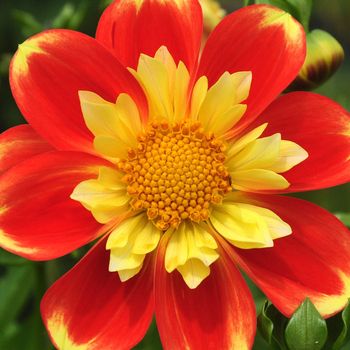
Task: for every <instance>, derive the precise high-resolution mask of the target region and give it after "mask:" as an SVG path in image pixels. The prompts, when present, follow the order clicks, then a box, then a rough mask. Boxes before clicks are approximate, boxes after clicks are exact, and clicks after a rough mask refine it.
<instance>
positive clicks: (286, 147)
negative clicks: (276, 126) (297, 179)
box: [269, 140, 309, 173]
mask: <svg viewBox="0 0 350 350" xmlns="http://www.w3.org/2000/svg"><path fill="white" fill-rule="evenodd" d="M308 156H309V155H308V153H307V152H306V151H305V150H304V148H302V147H300V146H299V145H298V144H296V143H295V142H292V141H286V140H282V141H281V147H280V153H279V157H278V158H277V159H276V161H275V162H274V163H273V164H271V165H270V166H269V169H270V170H272V171H275V172H276V173H284V172H285V171H288V170H289V169H291V168H293V167H294V166H296V165H297V164H299V163H301V162H302V161H304V160H305V159H306V158H307V157H308Z"/></svg>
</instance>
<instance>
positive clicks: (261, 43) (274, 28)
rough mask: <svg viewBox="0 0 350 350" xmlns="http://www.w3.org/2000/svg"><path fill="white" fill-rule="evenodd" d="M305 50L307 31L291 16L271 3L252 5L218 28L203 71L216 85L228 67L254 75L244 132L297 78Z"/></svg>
mask: <svg viewBox="0 0 350 350" xmlns="http://www.w3.org/2000/svg"><path fill="white" fill-rule="evenodd" d="M305 50H306V48H305V33H304V30H303V29H302V27H301V25H300V24H299V23H298V22H297V21H296V20H294V19H293V18H292V17H291V16H290V15H289V14H286V13H285V12H283V11H282V10H279V9H277V8H275V7H271V6H267V5H253V6H248V7H244V8H243V9H241V10H238V11H235V12H234V13H232V14H231V15H229V16H227V17H225V18H224V19H223V21H222V22H221V23H219V25H218V26H217V27H216V28H215V29H214V31H213V33H212V34H211V35H210V36H209V38H208V41H207V43H206V46H205V47H204V50H203V54H202V58H201V63H200V67H199V74H198V75H199V76H200V75H206V76H208V78H209V83H210V84H213V83H215V82H216V81H217V79H218V78H219V77H220V76H221V75H222V74H223V73H224V72H225V71H228V72H230V73H233V72H237V71H251V72H252V73H253V80H252V86H251V90H250V94H249V97H248V99H247V102H246V103H247V105H248V110H247V112H246V113H245V116H244V118H243V119H242V121H241V123H239V124H238V125H239V126H237V127H236V128H237V130H241V129H242V128H243V127H244V126H245V125H247V124H248V123H249V122H250V121H251V120H253V119H254V118H255V117H257V116H258V115H259V113H261V112H262V111H263V110H264V109H265V108H266V107H267V106H268V105H269V104H270V103H271V101H273V100H274V99H275V98H276V96H277V95H278V94H280V93H281V92H282V91H283V90H284V89H285V88H286V87H287V86H288V84H289V83H290V82H291V81H292V80H293V79H294V78H295V76H296V75H297V74H298V72H299V70H300V68H301V66H302V64H303V62H304V58H305V52H306V51H305ZM237 132H238V131H237Z"/></svg>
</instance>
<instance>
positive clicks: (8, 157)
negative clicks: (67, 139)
mask: <svg viewBox="0 0 350 350" xmlns="http://www.w3.org/2000/svg"><path fill="white" fill-rule="evenodd" d="M53 150H54V149H53V148H52V146H51V145H49V144H48V143H47V142H46V141H45V140H43V139H42V138H41V137H40V136H39V135H38V134H37V133H36V132H35V131H34V130H33V128H32V127H31V126H29V125H27V124H23V125H18V126H15V127H13V128H11V129H8V130H6V131H5V132H3V133H2V134H0V175H1V174H2V173H3V172H4V171H6V170H7V169H9V168H11V167H12V166H14V165H16V164H17V163H20V162H22V161H24V160H26V159H28V158H30V157H33V156H36V155H38V154H41V153H45V152H50V151H53Z"/></svg>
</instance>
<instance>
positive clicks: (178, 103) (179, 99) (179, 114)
mask: <svg viewBox="0 0 350 350" xmlns="http://www.w3.org/2000/svg"><path fill="white" fill-rule="evenodd" d="M189 83H190V74H189V73H188V70H187V68H186V66H185V65H184V64H183V63H182V62H179V65H178V67H177V69H176V75H175V81H174V87H173V90H174V118H173V122H178V121H181V120H183V119H184V118H185V113H186V111H187V104H188V86H189Z"/></svg>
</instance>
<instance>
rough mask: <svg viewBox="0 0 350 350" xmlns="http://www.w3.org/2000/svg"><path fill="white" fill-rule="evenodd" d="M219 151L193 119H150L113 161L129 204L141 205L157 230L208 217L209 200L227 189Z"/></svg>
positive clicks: (220, 145) (218, 145) (137, 207)
mask: <svg viewBox="0 0 350 350" xmlns="http://www.w3.org/2000/svg"><path fill="white" fill-rule="evenodd" d="M224 150H225V145H224V144H223V142H222V141H220V140H218V139H216V138H215V137H214V135H213V134H211V133H205V132H204V131H203V129H202V128H201V127H200V124H199V123H197V122H193V123H189V122H183V123H178V124H175V125H172V126H171V125H169V124H168V123H167V122H154V123H152V124H151V127H150V128H149V129H148V130H147V131H146V132H145V133H144V134H142V135H140V136H139V144H138V147H137V148H136V149H131V150H130V151H129V152H128V157H127V159H124V160H122V161H120V162H119V164H118V167H119V168H120V170H122V171H123V172H124V173H125V174H126V175H125V176H124V178H123V180H124V181H125V182H126V184H127V192H128V194H129V195H130V196H131V197H132V198H133V199H132V201H131V206H132V207H133V208H134V209H135V210H140V209H146V210H147V216H148V218H149V219H150V220H152V221H153V222H154V223H155V225H156V226H157V227H158V228H159V229H161V230H163V231H165V230H167V229H168V228H169V227H177V226H178V225H179V224H180V222H181V221H182V220H185V219H191V220H192V221H195V222H199V221H202V220H206V219H208V217H209V209H210V204H211V203H214V204H218V203H220V202H221V201H222V198H223V196H224V195H225V194H226V193H228V192H230V191H231V190H232V189H231V186H230V179H229V174H228V172H227V170H226V168H225V166H224V161H225V155H224Z"/></svg>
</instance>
